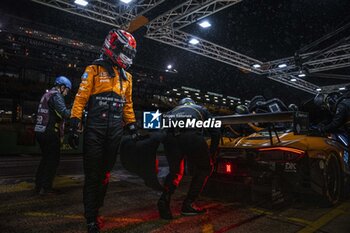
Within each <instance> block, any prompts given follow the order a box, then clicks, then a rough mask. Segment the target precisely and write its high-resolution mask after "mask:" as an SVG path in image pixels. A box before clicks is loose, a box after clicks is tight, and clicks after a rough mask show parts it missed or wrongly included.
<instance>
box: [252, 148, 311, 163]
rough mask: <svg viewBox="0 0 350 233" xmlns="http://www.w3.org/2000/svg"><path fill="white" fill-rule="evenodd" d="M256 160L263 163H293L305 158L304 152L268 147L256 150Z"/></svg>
mask: <svg viewBox="0 0 350 233" xmlns="http://www.w3.org/2000/svg"><path fill="white" fill-rule="evenodd" d="M258 151H259V153H258V156H257V160H263V161H280V162H285V161H293V160H298V159H300V158H302V157H304V156H305V151H303V150H299V149H295V148H290V147H269V148H260V149H258Z"/></svg>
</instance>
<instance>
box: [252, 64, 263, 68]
mask: <svg viewBox="0 0 350 233" xmlns="http://www.w3.org/2000/svg"><path fill="white" fill-rule="evenodd" d="M260 67H261V65H260V64H254V65H253V68H255V69H258V68H260Z"/></svg>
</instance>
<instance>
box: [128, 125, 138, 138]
mask: <svg viewBox="0 0 350 233" xmlns="http://www.w3.org/2000/svg"><path fill="white" fill-rule="evenodd" d="M127 128H128V130H129V134H130V136H131V138H132V140H134V141H137V140H139V139H140V137H141V135H140V133H139V131H138V129H137V125H136V123H131V124H128V125H127Z"/></svg>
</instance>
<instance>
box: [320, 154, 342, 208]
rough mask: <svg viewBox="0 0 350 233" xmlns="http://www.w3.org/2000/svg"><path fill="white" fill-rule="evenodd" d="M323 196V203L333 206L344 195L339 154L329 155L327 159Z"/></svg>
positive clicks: (324, 170) (324, 171)
mask: <svg viewBox="0 0 350 233" xmlns="http://www.w3.org/2000/svg"><path fill="white" fill-rule="evenodd" d="M323 181H324V187H323V196H322V199H323V200H322V202H323V203H322V204H324V205H325V206H327V207H329V206H333V205H335V204H337V203H338V202H339V200H340V198H341V197H342V189H343V181H344V179H343V173H342V171H341V167H340V163H339V159H338V156H337V155H336V154H335V153H331V154H329V155H328V157H327V159H326V160H325V167H324V169H323Z"/></svg>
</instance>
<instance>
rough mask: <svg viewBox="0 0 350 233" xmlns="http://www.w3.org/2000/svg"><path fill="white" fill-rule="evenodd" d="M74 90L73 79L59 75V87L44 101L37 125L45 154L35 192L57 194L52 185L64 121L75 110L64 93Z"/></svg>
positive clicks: (47, 93)
mask: <svg viewBox="0 0 350 233" xmlns="http://www.w3.org/2000/svg"><path fill="white" fill-rule="evenodd" d="M70 89H72V83H71V82H70V80H69V79H68V78H66V77H64V76H59V77H57V78H56V80H55V86H54V87H53V88H52V89H50V90H49V91H47V92H46V93H45V94H44V95H43V97H42V98H41V100H40V104H39V108H38V115H37V121H36V125H35V128H34V131H35V132H36V138H37V140H38V142H39V145H40V149H41V153H42V157H41V160H40V164H39V167H38V170H37V172H36V176H35V192H37V193H40V195H45V194H54V193H57V190H55V189H53V188H52V183H53V180H54V178H55V174H56V170H57V167H58V164H59V161H60V146H61V138H63V135H64V122H65V121H64V120H65V119H67V118H69V116H70V113H71V112H70V109H67V107H66V105H65V103H64V96H66V95H67V94H68V92H69V90H70Z"/></svg>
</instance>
